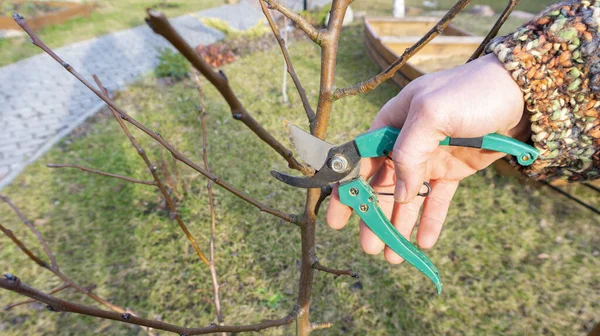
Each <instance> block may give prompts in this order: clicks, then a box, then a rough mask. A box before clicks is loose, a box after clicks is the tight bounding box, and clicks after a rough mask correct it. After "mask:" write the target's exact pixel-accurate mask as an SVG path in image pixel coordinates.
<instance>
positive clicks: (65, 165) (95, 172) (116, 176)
mask: <svg viewBox="0 0 600 336" xmlns="http://www.w3.org/2000/svg"><path fill="white" fill-rule="evenodd" d="M46 167H48V168H77V169H79V170H83V171H85V172H90V173H94V174H98V175H103V176H109V177H114V178H118V179H121V180H125V181H128V182H131V183H138V184H145V185H151V186H155V185H156V182H154V181H145V180H138V179H134V178H131V177H127V176H122V175H117V174H112V173H106V172H103V171H100V170H96V169H91V168H86V167H82V166H80V165H76V164H55V163H49V164H47V165H46Z"/></svg>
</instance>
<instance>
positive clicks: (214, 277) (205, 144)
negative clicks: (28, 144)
mask: <svg viewBox="0 0 600 336" xmlns="http://www.w3.org/2000/svg"><path fill="white" fill-rule="evenodd" d="M194 79H195V80H196V85H197V87H198V96H199V97H200V108H201V111H200V113H201V115H200V120H201V122H200V123H201V124H202V161H204V169H206V171H207V172H209V173H210V167H209V166H208V140H207V131H206V105H205V104H204V95H203V94H202V87H201V85H200V78H199V77H198V74H197V73H195V74H194ZM206 190H207V192H208V207H209V209H210V223H211V225H210V263H209V268H210V276H211V279H212V285H213V295H214V301H213V303H214V305H215V310H216V312H217V322H218V324H219V325H223V322H224V320H223V312H222V311H221V299H220V298H219V280H218V278H217V267H216V265H215V237H216V232H217V218H216V215H215V202H214V198H213V191H212V183H211V182H210V181H209V182H208V183H207V184H206ZM223 336H226V335H225V334H223Z"/></svg>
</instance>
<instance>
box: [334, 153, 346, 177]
mask: <svg viewBox="0 0 600 336" xmlns="http://www.w3.org/2000/svg"><path fill="white" fill-rule="evenodd" d="M347 167H348V160H346V158H345V157H343V156H341V155H336V156H334V157H333V158H332V159H331V169H333V171H334V172H336V173H341V172H343V171H344V170H346V168H347Z"/></svg>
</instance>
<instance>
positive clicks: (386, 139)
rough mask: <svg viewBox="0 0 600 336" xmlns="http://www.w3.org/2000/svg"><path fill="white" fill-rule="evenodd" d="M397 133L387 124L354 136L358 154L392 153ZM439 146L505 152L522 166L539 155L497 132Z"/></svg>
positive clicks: (533, 149)
mask: <svg viewBox="0 0 600 336" xmlns="http://www.w3.org/2000/svg"><path fill="white" fill-rule="evenodd" d="M398 134H400V130H399V129H397V128H393V127H389V126H388V127H384V128H380V129H377V130H374V131H371V132H368V133H365V134H362V135H359V136H358V137H356V139H355V143H356V147H357V149H358V152H359V153H360V156H361V157H364V158H369V157H380V156H387V155H390V154H391V153H392V150H393V148H394V143H396V139H397V138H398ZM440 146H461V147H472V148H480V149H487V150H491V151H495V152H501V153H506V154H510V155H512V156H514V157H516V158H517V161H518V162H519V164H520V165H522V166H529V165H530V164H532V163H533V162H534V161H535V160H536V159H537V158H538V156H539V155H540V152H539V151H538V150H537V149H536V148H534V147H532V146H530V145H528V144H526V143H523V142H521V141H519V140H516V139H513V138H511V137H508V136H506V135H502V134H498V133H492V134H488V135H485V136H482V137H478V138H451V137H446V139H444V140H443V141H441V142H440Z"/></svg>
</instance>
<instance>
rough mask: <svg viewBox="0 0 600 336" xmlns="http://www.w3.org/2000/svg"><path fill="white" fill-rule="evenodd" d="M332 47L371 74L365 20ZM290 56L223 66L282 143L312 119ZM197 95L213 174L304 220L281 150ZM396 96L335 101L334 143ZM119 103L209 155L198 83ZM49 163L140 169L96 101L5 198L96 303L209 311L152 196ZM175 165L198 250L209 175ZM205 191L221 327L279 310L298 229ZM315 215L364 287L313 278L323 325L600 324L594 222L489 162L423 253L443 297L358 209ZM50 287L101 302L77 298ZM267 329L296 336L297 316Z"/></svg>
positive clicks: (31, 325)
mask: <svg viewBox="0 0 600 336" xmlns="http://www.w3.org/2000/svg"><path fill="white" fill-rule="evenodd" d="M339 52H340V55H339V59H338V63H339V67H338V69H337V83H336V85H337V86H338V87H341V86H345V85H348V84H351V83H355V82H357V81H360V80H363V79H365V78H368V77H370V76H372V75H373V74H375V73H376V72H377V71H378V69H377V68H376V66H375V65H373V64H372V63H371V62H369V61H368V57H367V55H366V52H365V49H364V45H363V34H362V27H361V26H353V27H350V28H347V29H345V30H344V32H343V35H342V39H341V41H340V50H339ZM290 54H291V57H292V59H293V61H294V62H295V63H294V64H295V66H296V69H297V72H298V75H299V77H300V78H301V79H302V80H303V81H304V84H305V87H306V90H307V93H308V94H309V96H310V97H313V98H314V97H315V96H316V94H317V92H318V78H319V74H318V70H319V50H318V49H317V48H316V47H315V46H314V45H312V44H311V43H308V42H292V43H291V48H290ZM66 61H68V60H66ZM282 62H283V60H282V58H281V55H280V54H279V50H278V49H272V50H268V51H264V52H257V53H255V54H251V55H248V56H245V57H244V58H242V59H240V60H238V61H237V62H235V63H233V64H231V65H229V66H226V67H225V68H224V71H225V72H226V73H227V74H228V78H229V79H230V82H231V84H232V86H233V88H234V90H235V91H236V92H238V95H239V97H240V99H241V100H242V101H243V102H244V104H245V106H246V108H247V109H248V110H249V111H251V112H252V113H253V114H254V116H255V118H256V119H257V120H258V121H259V122H261V123H262V124H263V125H264V126H265V128H266V129H267V130H269V131H270V132H272V133H273V134H274V135H275V136H276V137H277V138H279V139H281V140H282V141H283V142H284V143H286V144H287V143H288V142H287V140H286V137H285V134H284V126H283V125H284V120H288V121H291V122H293V123H296V124H298V125H301V126H303V127H306V121H305V117H303V115H304V112H303V111H302V107H301V103H300V101H299V99H298V98H297V95H296V94H295V92H294V90H293V88H291V87H290V88H289V92H288V95H289V96H290V99H291V103H290V104H288V105H282V104H281V103H280V96H281V95H280V81H281V68H282ZM38 75H39V76H42V75H43V74H38ZM204 91H205V93H206V100H207V109H208V116H207V121H208V125H209V127H208V138H209V161H210V164H211V166H212V170H213V172H214V173H215V174H217V175H218V176H220V178H221V179H223V180H224V181H227V182H229V183H230V184H232V185H234V186H238V187H239V188H240V189H242V190H244V191H245V192H247V193H248V194H250V195H252V196H254V197H256V198H257V199H259V200H261V201H263V202H265V203H266V204H268V205H271V206H273V207H276V208H278V209H280V210H283V211H288V212H293V213H298V212H301V207H302V204H303V200H304V192H303V191H301V190H297V189H293V188H291V187H288V186H285V185H283V184H281V183H279V182H278V181H276V180H274V179H273V178H271V176H270V175H269V171H270V170H271V169H279V170H283V171H285V170H286V165H285V164H284V162H283V161H282V160H281V158H280V157H278V156H277V155H276V154H275V153H274V152H273V151H272V150H270V149H269V148H268V147H267V146H265V145H264V144H263V143H262V142H260V141H259V140H257V139H256V138H255V137H254V136H253V135H252V133H251V132H249V131H248V130H247V129H246V128H245V127H244V126H243V125H242V124H241V123H239V122H237V121H235V120H233V119H232V118H231V116H230V114H229V111H228V108H227V106H226V104H225V103H224V101H223V100H222V99H221V97H220V96H219V95H218V93H217V92H216V91H215V90H214V89H213V88H212V87H210V85H208V84H207V83H206V82H205V85H204ZM396 93H397V90H396V89H395V88H394V87H392V86H391V85H388V84H385V85H382V86H381V87H380V88H378V89H377V90H375V91H374V92H371V93H369V94H368V95H363V96H360V97H353V98H347V99H344V100H341V101H338V102H336V104H335V105H334V110H333V113H332V118H331V126H332V127H331V128H330V130H329V132H328V139H329V140H330V141H331V142H342V141H347V140H348V139H350V138H351V137H352V136H355V135H357V134H359V133H361V132H363V131H365V130H366V129H367V128H368V126H369V124H370V121H371V120H372V119H373V117H374V115H375V114H376V113H377V111H378V109H379V107H380V106H382V105H383V104H384V103H385V102H386V101H387V100H388V99H389V98H391V97H392V96H393V95H395V94H396ZM117 101H118V104H119V105H120V106H121V107H123V108H124V109H125V110H126V111H128V112H129V113H131V114H132V115H134V116H135V117H136V118H138V120H140V121H142V122H144V123H145V124H146V125H148V126H150V127H151V128H153V129H154V130H157V131H160V133H161V134H162V136H163V137H165V138H166V139H169V140H170V141H171V142H172V143H173V144H175V145H176V147H178V148H179V149H180V150H181V151H182V152H184V153H187V154H188V155H189V156H190V157H191V158H193V159H194V160H195V161H196V162H201V157H202V156H201V155H202V145H201V144H202V132H201V128H200V122H199V115H198V112H197V110H196V105H197V103H198V97H197V93H196V91H195V89H194V84H193V82H192V81H191V80H189V79H188V80H184V81H183V82H180V83H179V84H177V85H175V86H173V87H170V88H164V87H159V86H157V85H156V81H155V79H153V78H152V77H146V78H145V79H143V80H141V81H139V82H138V83H136V84H134V85H132V86H131V87H130V88H129V89H127V90H125V91H124V92H122V93H121V94H120V95H119V98H118V100H117ZM312 101H313V103H315V99H312ZM135 135H136V136H137V137H138V139H139V140H140V142H141V143H142V145H143V146H144V147H145V149H146V150H147V152H148V153H149V155H150V157H151V159H152V160H153V161H155V162H156V163H157V165H158V166H159V167H164V166H169V165H170V162H171V160H170V159H169V156H168V155H167V153H166V152H165V151H164V150H161V149H160V148H159V147H158V146H157V145H156V144H154V143H153V142H152V141H150V140H149V139H148V138H147V137H144V136H143V135H142V134H138V133H136V134H135ZM161 162H163V163H164V164H162V163H161ZM46 163H77V164H81V165H85V166H89V167H93V168H96V169H100V170H104V171H110V172H113V173H118V174H124V175H128V176H133V177H136V178H140V179H148V178H150V176H149V174H148V173H147V171H146V168H145V166H144V165H143V163H141V162H140V159H139V157H138V156H137V154H136V153H135V151H134V150H132V148H131V147H130V144H129V143H128V140H127V139H126V138H125V137H124V136H123V135H122V134H121V131H120V129H119V128H118V125H117V124H116V123H115V122H114V120H112V118H111V117H109V116H108V114H107V113H106V111H104V112H103V113H100V114H98V115H97V116H96V117H94V118H93V120H91V121H90V122H89V123H87V124H86V125H84V126H82V127H81V128H79V129H78V130H76V131H75V132H74V133H73V134H72V135H71V136H70V137H68V138H65V139H64V140H63V141H62V142H61V143H59V144H58V145H57V146H55V147H54V148H53V149H52V150H51V151H50V152H48V153H47V154H46V155H45V156H43V157H42V158H41V159H40V160H38V161H37V162H36V163H35V164H33V165H31V166H29V167H28V168H27V169H26V170H25V171H24V172H23V173H22V174H21V175H20V176H19V177H18V178H17V179H16V180H15V181H14V182H13V184H12V185H11V186H9V187H8V188H6V189H5V190H3V193H4V194H6V195H8V196H9V197H11V198H12V199H13V201H14V202H15V203H16V204H18V205H20V206H21V207H22V209H23V211H24V212H25V213H26V214H27V215H28V216H29V217H30V218H31V219H32V220H35V219H38V221H37V223H38V224H39V229H40V231H42V233H43V234H44V235H45V236H46V237H47V239H48V241H49V244H50V246H51V247H52V248H53V249H54V251H55V253H56V257H57V259H58V261H59V263H60V265H61V268H62V270H63V272H65V273H66V274H68V275H70V276H71V277H72V278H73V279H75V280H76V281H79V282H80V283H82V284H83V285H90V284H95V285H96V286H97V287H96V289H95V291H96V292H97V293H98V294H99V295H101V296H103V297H105V298H107V299H109V300H111V301H113V302H114V303H116V304H118V305H121V306H124V307H129V308H130V309H132V310H134V311H135V312H137V313H138V314H141V315H142V316H146V317H150V318H159V319H161V320H164V321H168V322H172V323H176V324H185V325H188V326H199V325H208V324H210V323H212V322H214V321H215V312H214V309H213V306H212V304H211V303H210V298H211V290H212V289H211V282H210V274H209V271H208V268H207V267H206V266H205V265H204V264H202V263H201V262H200V261H199V260H198V258H197V256H196V255H195V253H194V251H193V249H192V248H191V246H190V245H189V243H188V242H187V240H186V239H185V237H184V236H183V235H182V233H181V232H180V230H179V229H178V227H177V225H176V224H175V223H174V222H172V221H170V220H169V218H168V214H167V212H166V211H165V208H164V204H163V202H162V201H161V197H160V196H159V193H158V191H157V190H155V189H153V188H152V187H149V186H142V185H132V184H128V183H126V182H122V181H119V180H114V179H110V178H106V177H101V176H95V175H94V176H92V175H86V174H85V173H82V172H80V171H75V170H50V169H48V168H46V167H45V166H44V165H45V164H46ZM178 171H179V176H180V177H181V181H182V182H180V183H178V184H177V186H176V187H177V188H176V195H178V199H179V201H178V203H179V206H180V213H181V214H182V216H183V218H184V220H185V221H187V222H188V223H189V226H190V230H191V231H192V232H193V233H194V234H195V235H196V238H197V240H198V241H199V244H200V245H201V246H202V247H203V249H204V250H205V251H207V250H208V237H209V234H210V216H209V211H208V207H207V196H206V188H205V186H206V181H205V180H203V178H202V177H198V176H196V175H195V174H194V173H193V172H191V171H189V170H188V169H186V168H184V167H182V166H179V168H178ZM162 173H163V174H164V170H163V171H162ZM215 192H216V195H215V197H216V202H217V208H216V211H217V221H218V236H217V247H216V251H217V263H218V265H217V269H218V272H219V278H220V281H221V284H222V304H223V306H224V310H223V312H224V315H225V320H226V322H227V323H236V324H238V323H251V322H256V321H260V320H263V319H270V318H277V317H281V316H283V315H285V314H286V313H287V312H288V311H289V309H291V308H292V307H293V305H294V303H295V297H296V291H297V288H296V285H297V279H298V275H299V269H298V259H299V254H300V242H299V237H300V235H299V232H298V229H297V228H296V227H295V226H292V225H289V224H285V223H281V221H279V220H277V219H274V218H272V217H270V216H268V215H266V214H263V213H261V212H259V211H258V210H257V209H256V208H254V207H251V206H249V205H247V204H245V203H244V202H242V201H240V200H239V199H237V198H235V197H233V196H232V195H230V194H228V193H227V192H226V191H224V190H222V189H220V188H218V187H217V188H216V190H215ZM0 209H1V210H0V223H2V224H3V225H5V226H7V227H9V228H11V229H12V230H14V232H15V234H16V235H18V236H19V237H22V238H23V239H24V240H25V241H26V242H27V244H29V245H32V246H36V244H35V238H34V237H33V236H32V235H31V234H30V233H29V232H28V231H27V230H26V229H25V228H24V226H23V225H22V223H20V222H19V221H18V219H17V218H16V217H15V216H14V215H13V213H12V212H10V211H9V209H8V207H7V206H6V205H1V204H0ZM323 217H324V212H322V213H321V214H320V216H319V224H318V232H317V254H318V256H319V258H320V260H321V262H322V263H323V264H325V265H328V266H331V267H339V268H344V267H351V268H353V269H354V270H355V271H357V272H358V273H359V274H360V279H352V278H346V277H341V278H337V279H334V278H333V277H332V276H330V275H329V274H323V273H319V274H317V275H316V279H315V287H314V291H313V293H314V297H313V305H312V315H311V316H312V319H313V320H314V321H332V322H334V323H335V325H334V327H333V329H331V330H329V331H324V332H321V334H331V335H339V334H344V335H366V334H368V335H399V334H407V335H442V334H444V335H492V334H506V335H526V334H553V335H577V334H584V332H585V331H586V330H587V328H590V327H591V326H592V325H593V323H598V322H600V321H599V320H598V316H600V286H599V283H598V281H597V279H598V278H599V277H600V256H599V252H598V247H599V246H600V219H599V218H598V217H597V216H594V214H593V213H591V212H589V211H587V210H585V209H583V208H581V207H579V206H577V205H576V204H574V203H572V202H568V201H565V199H564V198H562V197H560V196H558V195H556V194H554V193H552V192H550V191H549V190H547V189H542V190H538V189H532V188H531V187H528V186H524V185H521V184H519V183H518V182H517V181H516V180H515V179H513V178H507V177H502V176H498V175H497V174H496V173H495V172H494V171H493V170H491V169H488V170H485V171H482V172H480V173H478V174H476V175H475V176H473V177H470V178H468V179H467V180H465V181H464V183H462V187H461V188H460V189H459V191H458V192H457V194H456V196H455V199H454V201H453V205H452V208H451V210H450V213H449V215H448V220H447V222H446V226H445V229H444V231H443V233H442V237H441V239H440V242H439V243H438V245H437V246H436V247H435V248H434V249H432V250H431V251H428V252H427V255H428V256H429V257H430V258H431V260H432V261H433V262H434V263H435V264H436V265H437V266H438V268H439V269H440V272H441V275H442V279H443V281H444V292H443V293H442V294H441V295H439V296H437V295H435V294H434V290H433V288H432V286H431V283H430V282H429V281H428V280H427V279H425V278H424V277H423V276H422V275H421V274H419V273H418V272H416V271H415V270H414V269H413V268H411V267H409V266H406V265H403V266H391V265H389V264H387V263H386V262H385V261H384V260H383V257H382V256H381V255H380V256H368V255H365V254H364V253H363V252H362V251H361V249H360V247H359V244H358V220H357V218H353V219H352V221H351V223H350V225H349V226H348V227H347V228H346V229H344V230H342V231H339V232H338V231H333V230H331V229H329V228H328V227H327V226H326V225H325V223H324V218H323ZM35 251H38V252H39V251H41V249H40V248H37V247H36V248H35ZM0 270H1V271H2V272H10V273H12V274H15V275H17V276H19V277H20V278H21V279H22V281H24V282H26V283H29V284H31V285H33V286H36V287H38V288H41V289H44V290H50V289H51V288H53V287H55V286H57V285H59V282H58V281H57V279H56V278H54V277H53V276H51V274H50V273H49V272H47V271H45V270H43V269H41V268H40V267H37V266H36V265H35V264H33V263H32V262H31V261H30V260H29V259H27V258H26V257H25V256H24V254H23V253H21V252H20V251H19V250H18V249H17V248H16V247H15V246H14V245H12V244H11V243H10V241H9V240H8V239H7V238H6V237H4V236H2V237H0ZM59 296H60V297H64V298H67V299H69V300H73V301H77V302H83V303H86V304H92V305H93V304H94V303H93V302H90V300H89V299H87V298H85V297H82V296H81V295H79V294H75V293H73V292H64V293H61V294H59ZM15 300H19V296H17V295H15V294H13V293H9V292H6V291H0V304H2V305H4V304H7V303H9V302H13V301H15ZM0 316H2V317H1V319H0V334H2V335H14V334H29V335H32V334H52V335H55V334H60V335H74V334H77V335H95V334H98V333H102V334H108V335H138V334H140V335H141V334H143V332H142V331H140V330H139V329H136V328H133V327H130V326H127V325H125V324H121V323H118V322H111V321H101V320H96V319H92V318H88V317H82V316H76V315H70V314H56V313H51V312H48V311H46V310H45V309H43V306H40V305H36V304H32V305H29V306H22V307H18V308H15V309H13V310H11V311H8V312H2V315H0ZM263 334H264V335H291V334H293V326H289V327H285V328H279V329H272V330H269V331H265V332H264V333H263ZM315 334H318V333H315Z"/></svg>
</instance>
